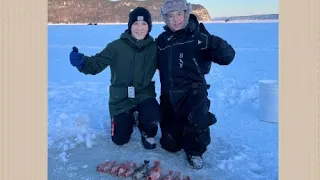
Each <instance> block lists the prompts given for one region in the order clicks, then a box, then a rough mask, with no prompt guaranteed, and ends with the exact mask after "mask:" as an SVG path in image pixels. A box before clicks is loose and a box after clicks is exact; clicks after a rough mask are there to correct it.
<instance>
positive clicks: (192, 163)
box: [187, 155, 203, 169]
mask: <svg viewBox="0 0 320 180" xmlns="http://www.w3.org/2000/svg"><path fill="white" fill-rule="evenodd" d="M187 162H188V165H189V167H190V168H192V169H201V168H202V167H203V159H202V157H201V156H191V155H187Z"/></svg>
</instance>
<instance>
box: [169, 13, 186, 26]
mask: <svg viewBox="0 0 320 180" xmlns="http://www.w3.org/2000/svg"><path fill="white" fill-rule="evenodd" d="M167 18H168V21H169V26H170V27H171V28H172V29H173V30H174V31H178V30H180V29H182V28H184V24H185V11H173V12H170V13H168V14H167Z"/></svg>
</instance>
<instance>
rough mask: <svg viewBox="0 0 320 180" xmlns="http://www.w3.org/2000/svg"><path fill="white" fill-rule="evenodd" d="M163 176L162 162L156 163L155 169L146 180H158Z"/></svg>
mask: <svg viewBox="0 0 320 180" xmlns="http://www.w3.org/2000/svg"><path fill="white" fill-rule="evenodd" d="M160 176H161V168H160V162H159V161H155V162H154V167H153V168H152V169H151V171H150V172H149V174H148V176H147V178H146V180H158V179H159V178H160Z"/></svg>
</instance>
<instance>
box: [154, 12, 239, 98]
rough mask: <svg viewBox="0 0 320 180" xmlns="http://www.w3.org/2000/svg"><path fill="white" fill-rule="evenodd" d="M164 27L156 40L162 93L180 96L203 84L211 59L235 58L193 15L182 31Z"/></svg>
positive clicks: (221, 62)
mask: <svg viewBox="0 0 320 180" xmlns="http://www.w3.org/2000/svg"><path fill="white" fill-rule="evenodd" d="M164 29H165V31H164V32H163V33H161V34H160V35H159V36H158V38H157V39H156V42H157V46H158V70H159V75H160V82H161V94H166V95H170V96H171V97H172V96H180V97H181V96H183V94H184V93H185V92H188V91H189V90H190V89H192V88H194V87H195V86H199V85H200V86H201V85H205V86H206V85H207V84H206V80H205V76H204V75H205V74H207V73H208V70H207V68H208V67H210V65H211V62H214V63H217V64H219V65H228V64H230V63H231V62H232V61H233V59H234V57H235V50H234V49H233V47H232V46H231V45H230V44H228V42H226V41H225V40H223V39H221V38H220V37H217V36H214V35H210V34H209V33H208V31H207V30H206V29H205V28H204V26H203V24H202V23H201V24H199V22H198V21H197V19H196V17H195V16H194V15H191V16H190V20H189V23H188V25H187V27H186V28H184V29H182V30H179V31H176V32H172V31H171V30H170V29H169V28H168V27H167V26H165V27H164ZM177 98H178V99H179V97H175V99H177Z"/></svg>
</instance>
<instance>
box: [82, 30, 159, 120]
mask: <svg viewBox="0 0 320 180" xmlns="http://www.w3.org/2000/svg"><path fill="white" fill-rule="evenodd" d="M156 52H157V46H156V43H155V41H154V39H153V37H151V36H150V35H148V37H147V38H146V39H144V40H139V41H137V40H136V39H134V38H133V37H132V36H131V35H130V34H129V32H128V31H125V32H124V33H122V34H121V36H120V38H119V39H117V40H115V41H113V42H111V43H109V44H108V45H107V46H106V47H105V48H104V49H103V50H102V51H101V52H100V53H98V54H96V55H94V56H84V62H85V64H84V66H83V67H82V68H81V69H79V71H80V72H82V73H84V74H91V75H95V74H98V73H100V72H102V71H103V70H104V69H105V68H107V67H108V66H110V70H111V85H110V87H109V112H110V117H111V118H113V117H114V116H117V115H119V114H121V113H124V112H126V111H128V110H131V109H132V108H134V107H136V106H137V105H138V104H139V103H141V102H142V101H144V100H146V99H148V98H155V97H156V93H155V82H154V81H152V78H153V76H154V74H155V71H156V68H157V56H156ZM129 86H133V87H134V88H135V98H128V87H129Z"/></svg>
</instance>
